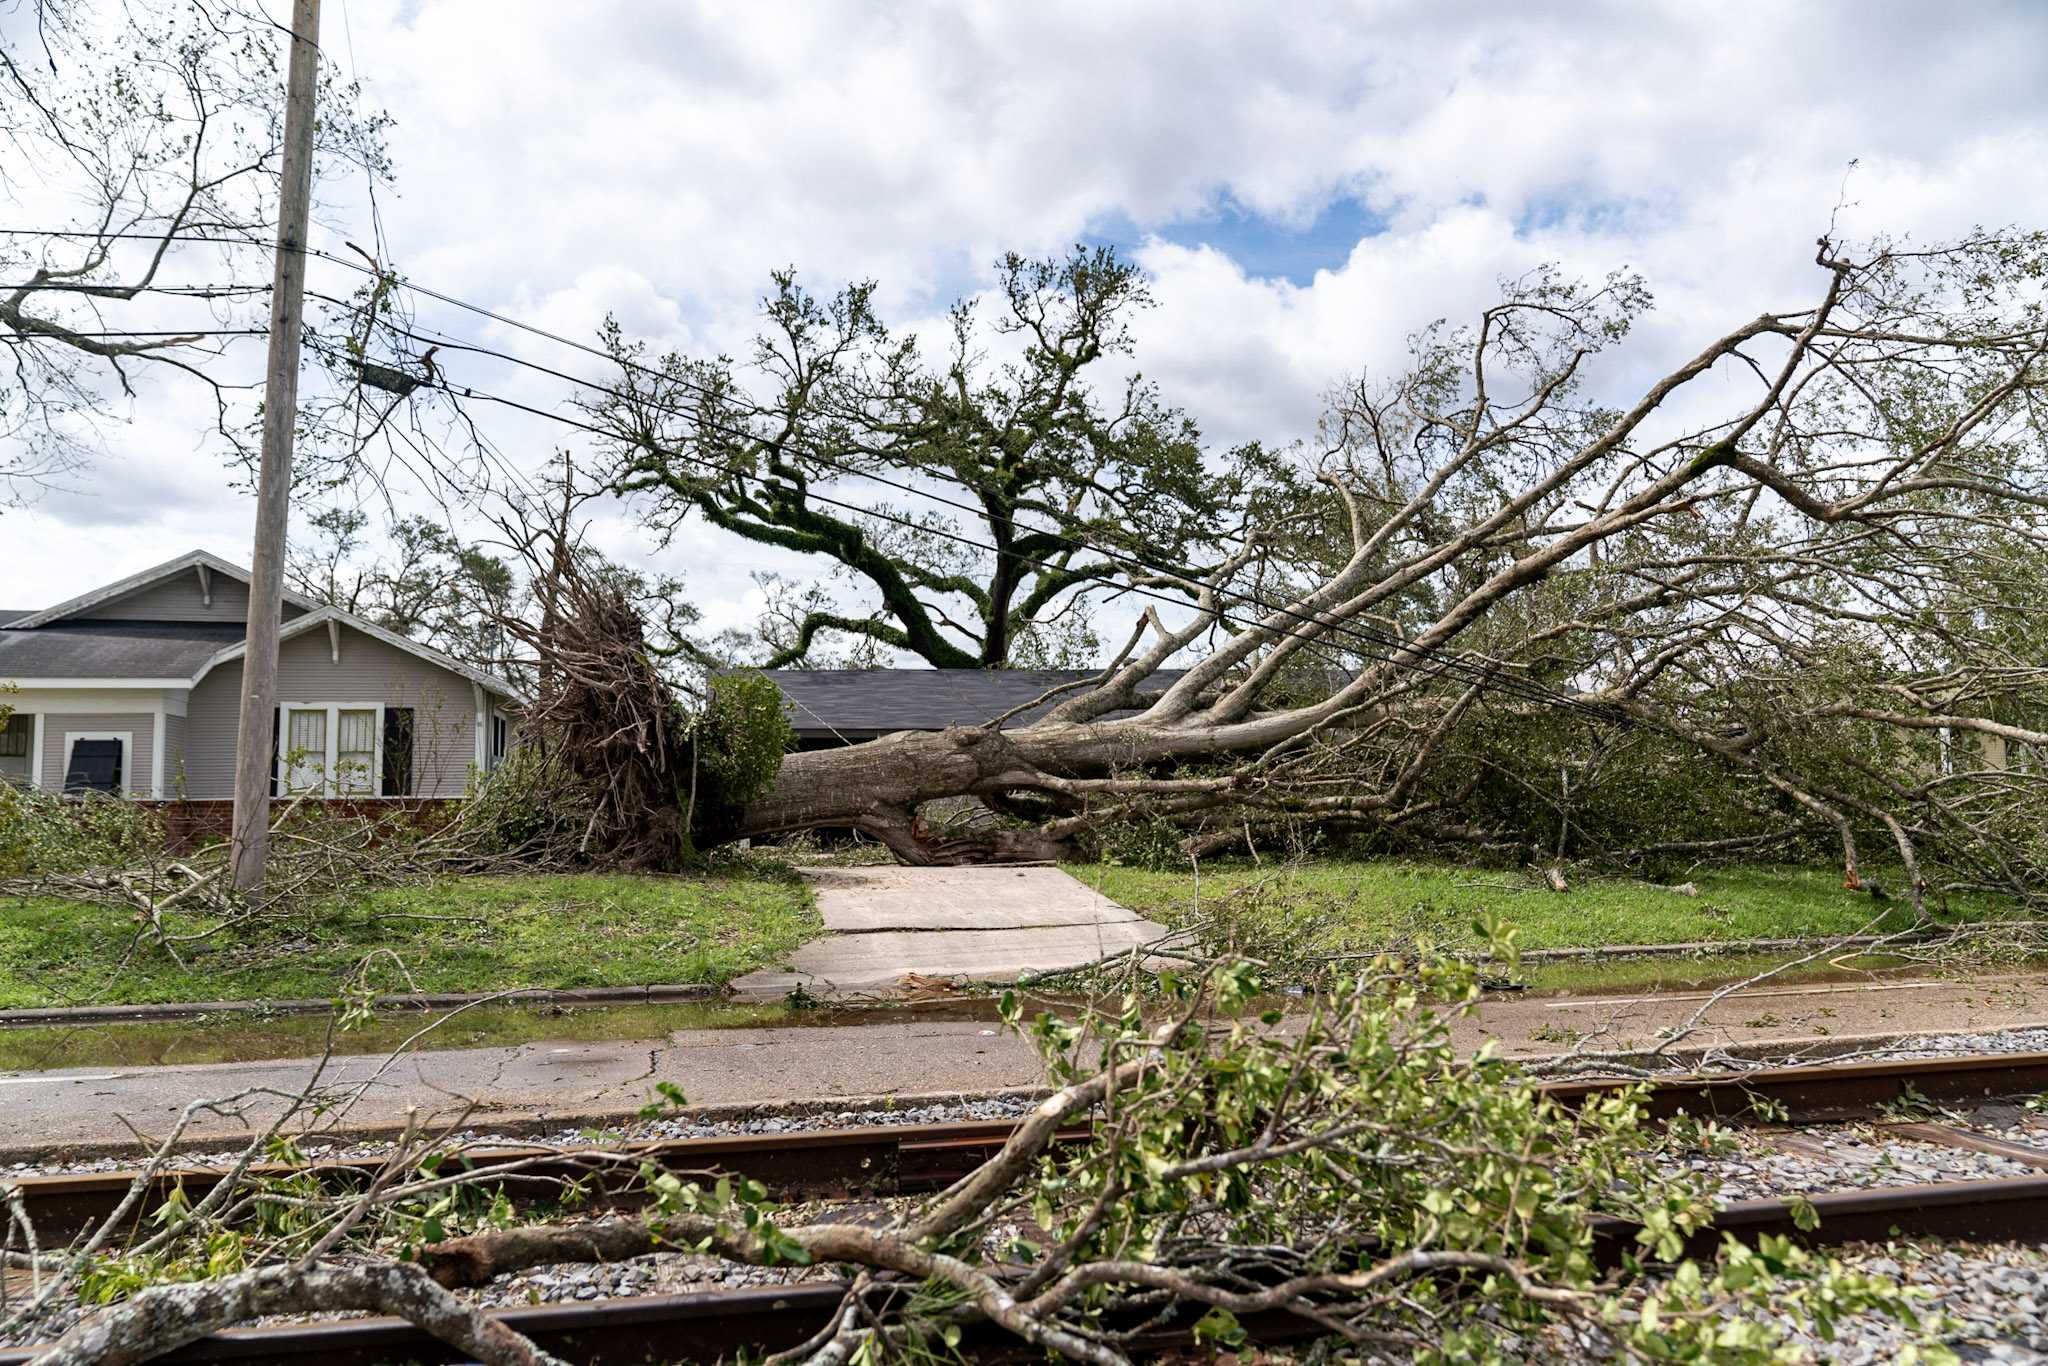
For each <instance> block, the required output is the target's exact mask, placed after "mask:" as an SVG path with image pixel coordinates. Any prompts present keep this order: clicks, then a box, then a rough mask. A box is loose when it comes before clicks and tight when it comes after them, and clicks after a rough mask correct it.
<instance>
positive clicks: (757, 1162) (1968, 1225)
mask: <svg viewBox="0 0 2048 1366" xmlns="http://www.w3.org/2000/svg"><path fill="white" fill-rule="evenodd" d="M1626 1084H1627V1083H1621V1082H1613V1081H1604V1080H1603V1081H1575V1082H1562V1083H1554V1084H1551V1085H1548V1086H1546V1087H1545V1088H1544V1090H1545V1091H1547V1092H1548V1093H1549V1094H1551V1095H1552V1096H1554V1097H1556V1098H1557V1099H1559V1100H1561V1101H1563V1102H1564V1103H1566V1104H1571V1103H1575V1102H1577V1101H1581V1100H1583V1099H1585V1098H1586V1097H1589V1096H1592V1095H1596V1094H1600V1093H1604V1092H1611V1091H1613V1090H1614V1089H1616V1088H1617V1087H1619V1086H1623V1085H1626ZM2042 1092H2048V1053H2023V1054H1987V1055H1982V1056H1964V1057H1945V1058H1932V1059H1915V1060H1909V1061H1902V1062H1867V1063H1851V1064H1844V1065H1839V1066H1830V1065H1817V1066H1806V1067H1788V1068H1776V1069H1769V1070H1764V1071H1759V1072H1753V1073H1748V1074H1736V1075H1730V1076H1700V1077H1680V1078H1672V1079H1668V1080H1663V1081H1659V1082H1656V1083H1654V1084H1652V1086H1651V1089H1650V1093H1649V1099H1648V1104H1649V1109H1650V1111H1651V1113H1652V1114H1653V1115H1656V1116H1658V1117H1663V1118H1668V1117H1671V1116H1673V1115H1676V1114H1679V1113H1681V1112H1682V1113H1686V1114H1690V1115H1692V1116H1695V1117H1698V1118H1709V1117H1711V1118H1715V1119H1719V1120H1724V1121H1728V1122H1731V1123H1736V1124H1749V1123H1757V1122H1768V1123H1773V1124H1790V1125H1802V1124H1804V1125H1813V1124H1825V1123H1840V1122H1849V1121H1858V1120H1886V1119H1887V1118H1888V1117H1890V1116H1893V1115H1895V1113H1896V1108H1895V1107H1898V1106H1899V1105H1900V1104H1902V1103H1905V1102H1914V1103H1920V1102H1924V1103H1927V1104H1931V1105H1935V1106H1943V1105H1959V1104H1968V1103H1976V1102H1981V1101H1985V1100H1989V1099H1994V1098H2000V1097H2011V1096H2021V1095H2034V1094H2039V1093H2042ZM1011 1127H1012V1126H1011V1125H1010V1124H1009V1123H1007V1122H1003V1121H982V1122H974V1123H964V1124H942V1125H897V1126H881V1125H877V1126H868V1127H863V1128H856V1129H831V1130H809V1131H802V1130H800V1131H796V1132H790V1133H780V1134H749V1135H735V1136H730V1137H720V1138H703V1139H680V1140H671V1141H665V1142H654V1143H642V1144H634V1145H627V1146H623V1147H621V1148H618V1149H616V1150H612V1151H608V1152H603V1153H600V1152H597V1151H595V1150H592V1151H571V1152H562V1151H559V1150H554V1149H544V1148H528V1147H508V1148H503V1149H493V1150H489V1151H476V1152H473V1153H471V1154H470V1157H471V1160H472V1161H474V1162H476V1163H477V1164H478V1165H483V1164H484V1163H486V1162H488V1163H492V1164H497V1163H504V1162H514V1163H518V1164H519V1167H518V1170H517V1171H515V1172H513V1173H511V1174H509V1175H507V1176H505V1177H504V1178H502V1179H503V1180H504V1182H505V1184H506V1185H507V1187H508V1188H509V1189H511V1190H513V1191H515V1192H516V1189H517V1187H518V1186H519V1185H520V1184H522V1183H524V1184H528V1185H532V1186H545V1187H546V1188H549V1189H554V1188H556V1187H558V1185H559V1183H560V1182H562V1181H564V1180H570V1179H579V1180H582V1181H584V1182H585V1183H586V1185H587V1186H588V1187H589V1188H590V1189H592V1191H593V1193H594V1194H596V1195H598V1196H599V1197H602V1196H604V1195H605V1194H606V1193H607V1192H608V1190H612V1189H617V1190H620V1191H623V1190H624V1189H625V1188H626V1187H627V1186H628V1185H629V1184H630V1183H631V1180H632V1179H636V1178H637V1177H638V1174H639V1172H640V1169H641V1166H642V1164H643V1163H649V1162H651V1163H653V1164H655V1165H656V1166H659V1167H661V1168H664V1169H666V1170H670V1171H679V1172H690V1171H708V1170H719V1171H724V1172H729V1173H732V1174H734V1175H743V1176H749V1177H753V1178H755V1179H756V1180H759V1181H761V1182H762V1183H763V1184H765V1185H767V1186H768V1187H769V1188H770V1189H771V1190H774V1191H775V1192H776V1193H777V1194H778V1196H780V1197H782V1198H786V1199H799V1198H801V1199H818V1198H843V1199H858V1198H872V1197H876V1196H881V1195H892V1194H913V1193H917V1192H920V1191H928V1190H935V1189H941V1188H943V1187H944V1186H946V1185H949V1184H951V1183H952V1182H953V1181H954V1180H957V1179H958V1178H959V1177H960V1176H962V1175H965V1174H966V1173H967V1172H969V1171H971V1170H973V1168H974V1167H976V1166H977V1165H979V1164H980V1163H981V1162H982V1161H984V1160H985V1159H986V1158H987V1157H988V1156H989V1155H990V1154H992V1153H993V1152H995V1151H996V1150H997V1149H998V1148H1000V1147H1001V1145H1002V1143H1003V1142H1004V1141H1005V1139H1007V1137H1008V1136H1009V1134H1010V1131H1011ZM1884 1131H1885V1133H1886V1134H1888V1135H1891V1136H1894V1137H1897V1138H1901V1139H1909V1140H1912V1141H1914V1142H1919V1143H1926V1144H1933V1145H1936V1146H1939V1147H1944V1148H1950V1149H1954V1150H1958V1151H1970V1152H1975V1153H1982V1154H1990V1155H1993V1156H1997V1157H2002V1158H2006V1159H2009V1160H2011V1161H2013V1162H2017V1163H2021V1164H2024V1165H2026V1166H2030V1167H2033V1168H2036V1169H2038V1171H2039V1172H2040V1174H2039V1175H2034V1176H2023V1177H2006V1178H2000V1179H1995V1180H1976V1181H1954V1182H1943V1183H1935V1184H1919V1185H1904V1186H1885V1187H1879V1188H1875V1189H1861V1190H1843V1191H1832V1192H1824V1193H1819V1194H1813V1195H1810V1196H1807V1197H1805V1198H1804V1199H1803V1200H1799V1201H1795V1200H1794V1199H1791V1198H1784V1199H1778V1198H1766V1199H1753V1200H1739V1201H1735V1202H1733V1203H1730V1204H1727V1205H1725V1206H1724V1207H1723V1208H1722V1209H1721V1210H1720V1211H1719V1212H1718V1214H1717V1216H1716V1218H1715V1220H1714V1222H1713V1223H1712V1224H1711V1225H1710V1226H1708V1227H1706V1228H1704V1229H1701V1230H1700V1231H1699V1232H1698V1233H1697V1234H1696V1235H1695V1236H1694V1238H1693V1239H1692V1243H1691V1246H1690V1247H1689V1249H1688V1250H1689V1251H1690V1252H1692V1253H1693V1254H1694V1255H1702V1256H1710V1255H1712V1253H1713V1251H1714V1250H1715V1249H1716V1248H1717V1247H1718V1246H1719V1245H1720V1242H1721V1239H1722V1236H1723V1235H1724V1234H1727V1233H1733V1234H1735V1235H1737V1236H1740V1237H1743V1238H1745V1239H1755V1238H1757V1237H1759V1236H1761V1235H1764V1234H1778V1235H1784V1236H1789V1237H1795V1238H1799V1239H1801V1240H1803V1241H1806V1242H1808V1243H1810V1244H1827V1243H1846V1242H1858V1241H1866V1240H1882V1239H1885V1238H1889V1237H1894V1236H1899V1235H1902V1234H1903V1235H1909V1236H1910V1235H1918V1236H1930V1237H1944V1238H1953V1239H1967V1240H1972V1241H2028V1242H2042V1241H2048V1148H2035V1147H2032V1146H2029V1145H2026V1144H2019V1143H2012V1142H2008V1141H2005V1140H2001V1139H1997V1138H1992V1137H1989V1136H1986V1135H1983V1134H1979V1133H1975V1132H1972V1131H1970V1130H1967V1129H1962V1128H1958V1127H1956V1126H1953V1125H1949V1124H1943V1123H1935V1122H1928V1121H1920V1120H1916V1121H1910V1122H1888V1123H1886V1124H1885V1125H1884ZM1080 1132H1083V1131H1076V1134H1078V1133H1080ZM1071 1136H1074V1135H1070V1137H1071ZM380 1167H381V1163H380V1161H379V1160H378V1159H375V1158H365V1159H359V1160H349V1161H335V1162H324V1163H319V1164H316V1165H315V1166H314V1167H313V1168H312V1169H311V1170H314V1171H317V1172H319V1173H320V1174H321V1175H322V1177H323V1179H326V1180H330V1181H333V1182H336V1183H341V1184H348V1183H354V1184H360V1183H362V1182H365V1181H367V1180H369V1179H370V1177H371V1175H372V1174H374V1173H375V1172H376V1171H378V1170H379V1169H380ZM256 1170H257V1171H258V1172H260V1173H263V1174H275V1175H283V1174H287V1173H304V1172H305V1171H306V1170H308V1169H307V1168H305V1167H293V1168H287V1167H276V1168H258V1169H256ZM134 1179H135V1174H134V1173H132V1172H131V1173H123V1172H106V1173H94V1174H89V1175H79V1176H45V1177H27V1178H22V1179H20V1180H19V1181H17V1182H16V1183H15V1184H16V1185H17V1186H18V1187H19V1188H20V1190H21V1193H22V1197H23V1201H24V1207H25V1212H26V1213H27V1214H28V1215H29V1216H30V1217H31V1218H32V1219H33V1220H34V1221H35V1224H36V1227H37V1228H38V1230H39V1231H40V1230H44V1229H47V1230H49V1233H48V1234H46V1235H44V1236H45V1240H46V1242H48V1241H54V1240H55V1239H57V1238H62V1237H68V1236H70V1234H72V1233H75V1232H76V1231H78V1230H79V1229H82V1228H85V1227H89V1226H93V1225H95V1224H97V1223H98V1222H100V1221H102V1220H104V1219H105V1218H107V1217H108V1216H109V1215H110V1214H112V1213H113V1211H114V1210H115V1209H116V1208H117V1206H118V1204H119V1202H120V1200H121V1199H122V1198H123V1197H124V1196H125V1195H126V1194H127V1192H128V1191H129V1189H130V1187H131V1186H132V1185H133V1182H134ZM220 1179H221V1173H220V1172H219V1171H217V1170H214V1169H210V1168H205V1167H193V1168H185V1169H181V1170H177V1171H166V1172H163V1173H160V1174H159V1175H158V1176H157V1177H156V1178H155V1179H154V1180H153V1181H152V1183H151V1186H150V1189H149V1190H148V1191H147V1192H145V1198H144V1199H143V1200H141V1201H139V1202H138V1203H137V1208H136V1210H135V1211H134V1217H135V1218H136V1220H137V1225H138V1227H142V1226H143V1221H145V1220H146V1219H147V1218H148V1215H149V1213H150V1212H151V1211H152V1210H153V1209H154V1208H155V1207H156V1206H157V1205H158V1204H160V1203H161V1201H162V1200H163V1199H164V1198H165V1197H166V1196H168V1195H169V1194H170V1192H171V1191H173V1190H174V1189H176V1188H178V1187H179V1186H180V1185H182V1186H183V1188H184V1190H185V1193H186V1195H187V1196H188V1197H190V1198H192V1199H197V1198H199V1197H200V1196H201V1194H203V1192H204V1191H205V1190H206V1189H208V1188H209V1187H211V1186H212V1185H213V1184H214V1183H216V1182H218V1181H219V1180H220ZM493 1179H494V1180H495V1179H499V1178H497V1177H496V1176H495V1175H494V1178H493ZM1797 1205H1805V1206H1808V1207H1810V1209H1811V1211H1812V1212H1813V1213H1814V1214H1817V1215H1818V1216H1819V1221H1820V1222H1819V1224H1818V1226H1817V1227H1811V1228H1802V1227H1801V1226H1800V1225H1801V1223H1802V1222H1803V1220H1802V1218H1801V1217H1800V1213H1799V1212H1798V1211H1797V1210H1796V1209H1795V1206H1797ZM1635 1234H1636V1225H1634V1224H1633V1223H1631V1222H1629V1221H1626V1220H1621V1219H1613V1220H1608V1221H1605V1222H1604V1223H1602V1224H1601V1225H1600V1226H1599V1227H1598V1228H1597V1229H1596V1230H1595V1237H1596V1247H1597V1249H1598V1251H1599V1254H1600V1255H1601V1256H1602V1258H1603V1259H1605V1260H1607V1261H1609V1262H1614V1261H1618V1260H1619V1258H1620V1257H1621V1256H1622V1255H1623V1254H1624V1253H1625V1252H1626V1251H1628V1250H1629V1249H1630V1248H1632V1247H1633V1246H1634V1245H1635ZM839 1303H840V1292H839V1289H838V1287H837V1286H836V1285H834V1284H831V1283H822V1284H818V1285H804V1284H799V1285H794V1286H789V1287H784V1288H779V1289H773V1290H743V1291H712V1292H703V1293H696V1294H687V1295H667V1296H647V1297H638V1298H633V1299H621V1300H611V1301H599V1302H595V1303H577V1304H568V1305H542V1306H535V1307H531V1308H518V1309H506V1310H501V1311H494V1312H497V1313H500V1314H502V1315H503V1316H504V1318H505V1320H506V1322H507V1323H508V1324H510V1325H512V1326H514V1327H516V1328H518V1329H519V1331H521V1332H523V1333H525V1334H527V1335H528V1336H529V1337H531V1338H533V1340H534V1341H536V1342H537V1343H538V1344H539V1345H540V1346H542V1347H543V1348H545V1349H547V1350H549V1351H552V1352H555V1353H556V1354H557V1355H560V1356H562V1357H564V1358H565V1359H568V1360H574V1361H579V1362H587V1363H591V1366H608V1364H609V1363H621V1364H622V1366H623V1364H627V1363H630V1364H632V1366H639V1363H644V1362H646V1361H648V1360H650V1359H658V1356H659V1353H661V1352H662V1351H664V1350H672V1349H673V1345H674V1344H676V1343H677V1342H679V1341H680V1342H687V1343H689V1344H690V1347H689V1350H690V1353H691V1355H692V1356H693V1357H696V1358H699V1359H708V1358H712V1357H716V1356H728V1357H730V1356H736V1355H738V1354H739V1353H741V1352H742V1351H751V1352H755V1353H759V1352H763V1351H774V1350H779V1349H781V1348H784V1347H789V1346H793V1345H795V1344H797V1343H799V1342H802V1341H804V1340H805V1339H806V1338H808V1337H809V1336H810V1335H811V1334H812V1333H813V1332H814V1331H815V1330H816V1329H817V1328H818V1327H819V1326H820V1325H822V1324H823V1322H824V1321H825V1316H826V1315H828V1314H830V1313H831V1312H833V1310H834V1309H835V1307H836V1306H838V1304H839ZM1246 1327H1247V1329H1248V1330H1250V1331H1251V1332H1252V1333H1253V1334H1254V1336H1255V1337H1256V1338H1258V1340H1260V1341H1265V1342H1278V1341H1282V1340H1285V1339H1286V1338H1288V1337H1289V1336H1296V1337H1299V1336H1304V1335H1306V1327H1305V1325H1304V1324H1303V1322H1302V1321H1301V1320H1299V1319H1297V1318H1295V1317H1294V1316H1292V1315H1286V1314H1275V1315H1270V1316H1265V1317H1264V1318H1262V1319H1260V1320H1259V1321H1258V1322H1249V1321H1248V1322H1247V1324H1246ZM1156 1336H1157V1339H1158V1340H1157V1341H1156V1342H1154V1343H1146V1344H1144V1345H1148V1346H1156V1347H1160V1348H1164V1347H1168V1346H1175V1345H1186V1344H1185V1341H1184V1335H1183V1334H1177V1333H1175V1332H1170V1331H1169V1332H1162V1333H1159V1334H1157V1335H1156ZM968 1345H969V1346H975V1345H981V1346H985V1347H987V1348H989V1349H992V1350H998V1351H1001V1350H1006V1349H1007V1348H1009V1347H1010V1346H1011V1345H1012V1343H1011V1342H1010V1341H1009V1340H1007V1339H1001V1338H995V1337H991V1338H990V1339H989V1340H988V1341H987V1342H986V1343H982V1344H975V1343H972V1342H970V1343H969V1344H968ZM650 1354H654V1355H653V1356H651V1355H650ZM33 1356H34V1349H33V1348H0V1366H20V1363H25V1362H27V1361H29V1360H30V1359H32V1358H33ZM462 1359H463V1358H461V1357H460V1355H459V1354H455V1353H453V1352H452V1351H451V1349H448V1348H446V1347H445V1346H443V1345H442V1344H440V1343H438V1342H437V1341H436V1340H434V1339H433V1338H431V1337H429V1336H428V1335H426V1334H424V1333H422V1332H420V1331H419V1330H418V1329H416V1328H414V1327H412V1326H411V1325H410V1324H407V1323H404V1322H402V1321H398V1320H384V1319H361V1320H351V1321H347V1322H337V1323H314V1324H293V1325H287V1326H281V1327H268V1328H252V1329H235V1330H231V1331H228V1332H224V1333H220V1334H216V1335H215V1336H214V1337H211V1338H208V1339H206V1340H205V1341H203V1342H199V1343H194V1344H192V1345H191V1346H189V1347H186V1348H183V1349H181V1350H179V1351H178V1352H175V1353H172V1354H170V1355H169V1356H166V1357H164V1358H162V1360H164V1361H166V1362H179V1363H188V1364H190V1366H197V1363H213V1362H220V1363H230V1362H255V1361H291V1362H297V1363H304V1364H305V1366H372V1364H373V1363H380V1362H388V1361H395V1360H403V1361H418V1362H421V1363H433V1362H453V1361H460V1360H462Z"/></svg>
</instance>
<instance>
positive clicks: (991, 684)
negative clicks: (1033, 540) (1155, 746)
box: [762, 669, 1182, 740]
mask: <svg viewBox="0 0 2048 1366" xmlns="http://www.w3.org/2000/svg"><path fill="white" fill-rule="evenodd" d="M762 672H763V674H764V675H765V676H766V677H767V678H768V679H769V680H771V681H772V682H773V683H774V684H775V686H776V687H778V688H780V689H782V695H783V696H784V697H785V698H787V699H788V700H789V704H790V717H789V720H790V725H791V726H792V727H793V728H794V729H795V730H796V733H797V738H798V739H801V740H827V739H836V738H837V739H847V740H871V739H873V738H874V737H876V736H878V735H886V734H888V733H890V732H891V731H899V730H944V729H945V728H946V727H947V726H954V725H961V726H974V725H980V724H982V723H983V722H986V721H992V720H994V719H995V718H996V717H998V716H1001V715H1002V714H1003V713H1004V712H1006V711H1008V710H1010V708H1012V707H1016V706H1021V705H1023V704H1024V703H1026V702H1029V701H1031V700H1032V699H1033V698H1035V697H1037V696H1039V695H1040V694H1041V693H1044V692H1046V691H1047V690H1048V689H1051V688H1055V687H1058V686H1059V685H1060V684H1062V683H1073V682H1079V681H1082V680H1085V679H1090V678H1096V677H1099V676H1100V675H1099V671H1097V670H1093V669H765V670H763V671H762ZM1181 673H1182V670H1179V669H1162V670H1160V671H1159V672H1158V673H1156V674H1154V675H1152V677H1151V678H1149V679H1147V680H1146V690H1147V691H1157V690H1159V689H1162V688H1164V687H1166V686H1167V685H1168V684H1170V683H1172V682H1174V681H1175V680H1176V679H1178V678H1179V677H1180V676H1181ZM1076 691H1078V689H1077V690H1076ZM1072 695H1073V694H1072V693H1067V694H1062V695H1061V696H1059V697H1057V698H1054V699H1053V700H1052V701H1050V702H1047V703H1046V704H1045V705H1044V706H1041V707H1038V708H1035V709H1034V710H1032V711H1028V712H1025V713H1023V714H1022V715H1019V716H1017V717H1015V718H1013V719H1011V720H1010V721H1008V722H1006V723H1005V724H1006V725H1012V726H1022V725H1028V724H1029V723H1030V722H1031V721H1032V720H1033V719H1035V718H1036V717H1037V716H1038V715H1039V714H1041V713H1042V712H1044V711H1046V710H1048V709H1050V708H1051V707H1054V706H1057V705H1058V704H1059V703H1061V702H1064V701H1066V700H1068V698H1069V697H1071V696H1072Z"/></svg>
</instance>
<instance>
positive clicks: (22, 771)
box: [0, 713, 36, 784]
mask: <svg viewBox="0 0 2048 1366" xmlns="http://www.w3.org/2000/svg"><path fill="white" fill-rule="evenodd" d="M35 734H36V719H35V717H33V716H24V715H22V714H20V713H16V714H15V715H13V716H10V717H9V718H7V724H6V725H5V726H0V782H8V783H16V784H26V783H27V782H28V778H29V769H30V760H31V756H30V754H29V746H30V744H31V743H33V742H34V740H35Z"/></svg>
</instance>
